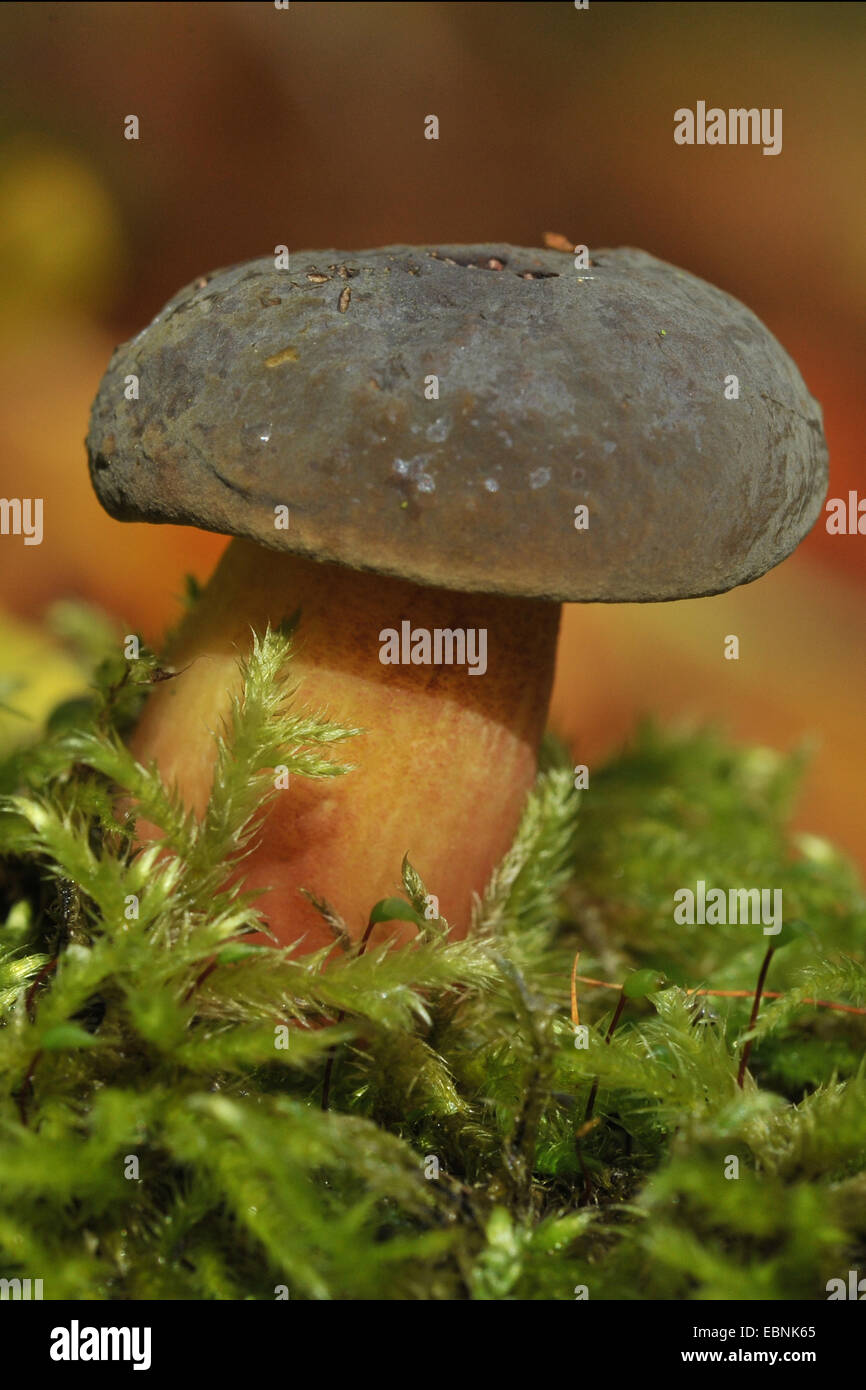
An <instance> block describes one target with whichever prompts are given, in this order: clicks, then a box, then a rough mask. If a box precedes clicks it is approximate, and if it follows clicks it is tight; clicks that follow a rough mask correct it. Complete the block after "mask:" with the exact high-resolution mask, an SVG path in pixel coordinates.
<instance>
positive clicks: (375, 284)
mask: <svg viewBox="0 0 866 1390" xmlns="http://www.w3.org/2000/svg"><path fill="white" fill-rule="evenodd" d="M130 377H135V378H136V379H137V380H138V382H139V383H140V389H139V398H138V399H128V398H127V397H128V396H129V395H133V394H134V393H133V392H129V391H125V386H126V384H127V383H128V380H129V378H130ZM87 442H88V452H89V460H90V472H91V478H92V480H93V484H94V487H95V488H96V491H97V493H98V496H99V499H100V501H101V502H102V504H103V506H104V507H105V508H106V509H107V511H108V512H109V513H110V514H111V515H112V516H113V517H115V518H117V519H118V520H122V521H149V522H169V523H175V524H182V525H192V526H197V527H201V528H204V529H205V530H209V531H217V532H224V533H227V534H229V535H231V536H233V537H235V539H234V540H232V542H231V543H230V545H229V546H228V548H227V550H226V551H225V553H224V556H223V558H222V560H221V562H220V564H219V565H218V567H217V569H216V572H215V573H214V575H213V577H212V579H211V581H210V583H209V584H208V586H207V588H206V589H205V591H204V593H203V595H202V597H201V598H200V600H199V601H198V602H197V603H196V605H195V606H194V608H193V609H192V610H191V612H190V613H189V615H188V616H187V618H186V620H185V621H184V623H183V624H182V626H181V628H180V630H179V633H178V635H177V636H176V638H175V641H174V644H173V647H172V649H171V651H170V653H169V658H170V659H171V660H172V661H173V663H174V664H175V665H176V666H177V668H178V669H179V670H180V671H181V674H179V675H178V676H177V678H176V679H174V680H172V681H169V682H166V683H164V684H162V685H160V686H159V687H157V688H156V689H155V690H154V692H153V694H152V695H151V696H150V698H149V701H148V704H147V705H146V707H145V710H144V713H143V715H142V718H141V721H140V724H139V726H138V728H137V730H136V732H135V735H134V749H135V752H136V754H137V755H138V756H139V757H140V758H141V759H143V760H148V759H155V760H156V761H157V763H158V765H159V767H160V770H161V771H162V773H163V775H164V777H165V779H166V780H167V781H168V782H169V783H173V784H175V785H176V787H177V788H178V789H179V791H180V793H181V795H182V797H183V798H184V800H185V801H186V803H187V804H188V805H189V806H191V807H193V808H194V809H195V810H196V812H198V813H199V814H200V813H201V812H202V811H203V809H204V806H205V804H206V801H207V797H208V794H209V790H210V785H211V780H212V771H213V760H214V742H213V738H212V733H213V731H214V730H217V729H218V728H219V727H220V723H221V719H222V718H223V716H224V715H225V713H226V711H227V707H228V701H229V697H230V693H231V692H232V691H234V690H236V689H237V685H238V680H239V675H238V669H237V658H238V655H239V654H241V653H243V652H244V651H245V650H247V649H248V646H249V643H250V640H251V639H250V630H251V628H252V629H256V630H261V629H263V628H264V626H265V625H266V624H267V623H268V622H270V623H271V624H272V625H276V624H277V623H279V622H280V621H281V620H282V619H284V618H285V617H286V615H288V614H294V613H295V612H296V610H300V626H299V646H298V651H297V655H296V658H295V661H294V663H293V669H292V675H293V681H294V680H295V679H296V678H297V679H298V680H299V684H300V692H301V698H303V700H304V702H305V703H307V704H309V705H311V706H313V707H316V708H325V709H326V710H327V711H328V713H329V715H330V716H331V717H332V718H333V719H335V720H337V721H340V722H342V723H347V724H350V725H352V726H356V727H361V728H363V729H364V730H365V731H366V732H365V734H364V736H363V737H362V738H359V739H358V740H357V741H356V742H355V743H354V744H353V760H354V762H355V764H356V766H355V770H354V771H353V772H351V774H349V775H348V776H346V777H343V778H339V779H336V780H328V781H326V782H320V781H312V780H307V779H303V778H293V779H292V780H291V783H290V786H289V788H288V790H286V791H285V792H283V793H282V794H281V795H280V796H277V797H275V798H274V802H273V805H272V807H271V809H270V810H269V813H268V815H267V818H266V820H265V822H264V826H263V830H262V833H261V836H260V839H259V841H258V843H257V846H256V848H255V850H254V851H253V852H252V853H251V854H250V856H249V857H248V859H246V860H245V861H244V876H245V881H246V885H247V886H248V887H250V888H261V889H269V890H270V892H269V893H268V894H267V896H266V897H264V898H263V899H261V900H260V904H261V907H262V911H263V914H264V916H265V917H266V918H267V920H268V923H269V925H270V928H271V929H272V931H273V932H274V934H275V936H276V938H277V939H278V940H279V941H280V942H281V943H289V942H292V941H295V940H296V939H298V938H299V937H301V936H303V938H304V942H305V945H306V946H308V947H309V948H310V949H312V948H314V947H317V946H319V945H324V944H326V943H327V942H328V941H329V940H330V936H329V932H328V928H327V927H326V925H325V924H324V922H323V921H322V920H321V918H320V916H319V914H318V913H317V912H316V910H315V908H314V907H313V906H312V905H311V903H310V902H309V901H308V900H307V898H306V897H305V896H304V895H303V894H302V893H301V892H300V891H299V890H301V889H308V890H310V891H312V892H313V893H315V894H316V895H317V896H319V897H322V898H325V899H327V900H328V902H329V903H330V904H331V905H332V906H333V907H335V908H336V909H337V911H338V912H339V913H340V914H341V915H342V916H343V917H344V919H345V920H346V921H347V923H348V925H349V928H350V930H351V931H352V932H353V933H354V934H356V935H357V934H360V932H361V931H362V929H363V926H364V924H365V922H366V918H367V912H368V910H369V908H370V907H371V905H372V904H373V903H374V902H375V901H377V900H378V899H380V898H382V897H385V896H388V895H389V894H391V893H393V891H394V889H395V886H396V883H397V879H398V875H399V866H400V863H401V860H402V858H403V856H404V854H405V853H407V852H408V854H409V856H410V859H411V860H412V862H413V864H414V865H415V866H416V868H417V869H418V871H419V872H420V873H421V875H422V877H423V879H424V880H425V882H426V884H427V886H428V888H429V890H430V891H431V892H432V893H434V894H435V895H436V896H437V898H438V902H439V911H440V912H441V914H442V915H443V916H445V917H447V918H448V919H449V920H450V921H451V922H452V923H453V924H454V927H455V931H456V932H457V933H458V934H460V933H463V932H465V931H466V929H467V927H468V923H469V917H470V910H471V904H472V900H473V895H474V894H475V893H479V892H481V891H483V889H484V887H485V885H486V883H487V880H488V878H489V876H490V874H491V871H492V870H493V869H494V867H495V865H496V864H497V862H498V861H499V860H500V858H501V857H502V855H503V854H504V853H505V851H506V850H507V849H508V847H509V845H510V843H511V840H512V837H513V835H514V832H515V829H516V827H517V824H518V822H519V818H520V815H521V811H522V809H523V806H524V803H525V799H526V795H527V792H528V790H529V788H530V787H531V785H532V783H533V779H534V776H535V771H536V757H537V749H538V744H539V740H540V737H541V734H542V731H543V728H544V723H545V716H546V711H547V703H548V698H549V693H550V687H551V682H552V677H553V668H554V659H555V650H556V639H557V630H558V622H559V611H560V608H559V605H560V604H561V603H562V602H563V601H566V602H600V603H623V602H639V603H643V602H648V601H658V600H666V599H681V598H689V597H696V596H700V595H705V594H715V593H719V592H721V591H723V590H726V589H730V588H732V587H734V586H735V585H738V584H745V583H748V582H749V581H751V580H753V579H755V578H757V577H758V576H759V575H761V574H763V573H764V572H765V571H766V570H768V569H770V568H771V567H772V566H773V565H776V564H777V563H778V562H779V561H780V560H782V559H783V558H784V557H785V556H786V555H788V554H789V553H790V552H791V551H792V550H793V549H794V547H795V546H796V545H797V544H798V543H799V541H800V540H801V539H802V538H803V536H804V535H805V534H806V533H807V531H808V530H809V528H810V527H811V526H812V524H813V522H814V521H815V519H816V518H817V516H818V514H819V511H820V508H821V503H822V500H823V497H824V493H825V490H826V478H827V466H826V447H825V443H824V437H823V433H822V425H821V411H820V407H819V406H818V405H817V403H816V402H815V401H814V400H813V399H812V398H811V397H810V395H809V393H808V391H807V390H806V387H805V386H804V384H803V381H802V379H801V377H800V374H799V372H798V371H797V368H796V366H795V365H794V363H793V362H792V361H791V359H790V358H789V357H788V356H787V354H786V353H785V352H784V350H783V349H782V348H781V347H780V345H779V344H778V343H777V342H776V340H775V339H774V338H773V337H772V335H771V334H770V333H769V332H768V330H767V329H766V328H765V327H764V326H763V325H762V324H761V323H760V321H759V320H758V319H757V318H756V317H755V316H754V314H752V313H751V312H750V311H749V310H748V309H746V308H745V307H744V306H743V305H742V304H740V303H738V302H737V301H736V300H734V299H732V298H731V297H730V296H729V295H727V294H725V293H723V292H722V291H720V290H718V289H715V288H713V287H712V286H710V285H708V284H707V283H705V282H704V281H702V280H699V279H697V278H695V277H694V276H692V275H689V274H686V273H685V272H683V271H681V270H677V269H675V268H674V267H673V266H670V265H667V264H665V263H663V262H661V261H658V260H656V259H655V258H654V257H652V256H650V255H647V254H646V253H645V252H642V251H637V250H632V249H622V250H603V251H598V252H594V253H593V255H592V259H591V261H590V266H589V269H588V270H585V271H578V270H577V269H575V263H574V262H573V261H572V260H571V257H566V256H564V255H563V254H562V252H561V251H555V250H526V249H521V248H519V247H515V246H509V245H500V244H498V243H497V244H495V245H491V246H457V247H455V246H442V247H405V246H391V247H385V248H383V249H380V250H374V251H359V252H344V251H309V252H298V253H296V254H294V255H293V256H292V269H291V270H290V271H289V270H282V269H278V268H276V265H275V261H274V260H272V259H269V258H265V259H261V260H254V261H250V262H248V263H245V264H242V265H238V266H234V267H232V268H230V269H228V270H222V271H218V272H216V273H215V274H212V275H208V276H203V277H201V278H200V279H197V280H196V281H194V282H193V283H192V284H191V285H189V286H187V288H185V289H183V290H181V291H180V293H179V294H177V295H175V297H174V298H173V299H172V300H170V301H169V303H168V304H167V305H166V307H165V308H164V309H163V310H162V311H161V313H159V314H158V315H157V316H156V318H155V319H154V320H153V322H152V323H151V324H150V325H149V327H147V328H146V329H145V330H144V331H143V332H141V333H139V334H138V336H137V337H135V338H133V339H132V340H131V341H130V342H128V343H126V344H124V345H123V346H122V347H120V348H118V349H117V350H116V352H115V354H114V356H113V358H112V360H111V363H110V365H109V368H108V370H107V372H106V374H105V377H104V378H103V381H102V383H101V386H100V389H99V393H98V395H97V398H96V401H95V403H94V407H93V412H92V419H91V426H90V433H89V436H88V441H87ZM286 522H287V523H288V524H286ZM425 634H426V636H425ZM437 634H445V636H443V637H441V640H439V645H438V647H437ZM473 634H474V638H473ZM482 634H483V637H482ZM461 638H462V640H463V646H461ZM485 641H486V648H485V650H484V652H483V659H482V647H483V646H484V643H485ZM449 644H450V645H449ZM461 652H462V656H461ZM449 654H450V657H451V661H450V663H449V660H448V657H449ZM437 657H438V663H437ZM140 833H143V832H141V831H140ZM151 833H152V834H157V833H158V832H157V831H156V829H155V828H153V827H151ZM388 930H393V931H402V930H410V929H409V928H408V927H405V926H395V925H394V924H389V925H388Z"/></svg>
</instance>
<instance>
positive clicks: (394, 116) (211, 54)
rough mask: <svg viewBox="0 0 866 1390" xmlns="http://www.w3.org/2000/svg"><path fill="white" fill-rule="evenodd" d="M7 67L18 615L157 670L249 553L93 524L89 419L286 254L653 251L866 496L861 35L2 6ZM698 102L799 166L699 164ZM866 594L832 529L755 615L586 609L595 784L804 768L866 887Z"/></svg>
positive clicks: (583, 627) (1, 467)
mask: <svg viewBox="0 0 866 1390" xmlns="http://www.w3.org/2000/svg"><path fill="white" fill-rule="evenodd" d="M0 54H2V57H0V93H2V95H0V376H2V382H3V388H2V398H0V491H2V495H4V496H41V497H43V498H44V499H45V540H44V543H43V544H42V546H39V547H36V546H34V547H27V548H24V547H23V546H22V544H21V541H20V539H16V538H11V537H3V538H0V602H2V605H3V607H4V609H5V611H6V612H7V613H12V614H17V615H19V616H21V617H23V618H27V619H36V618H38V617H39V616H40V615H41V614H42V613H43V611H44V609H45V607H46V605H47V604H49V603H50V602H51V601H52V600H54V599H56V598H58V597H67V596H78V597H83V598H86V599H89V600H92V601H95V602H97V603H99V604H101V605H103V606H105V607H106V608H108V609H109V610H110V611H111V612H112V613H114V614H116V615H117V616H118V618H120V619H121V620H122V624H123V630H124V631H131V630H136V631H140V632H143V633H144V635H145V636H146V637H147V638H149V639H150V640H157V639H158V638H159V635H160V633H161V631H162V630H163V628H164V626H165V625H166V623H167V622H168V621H169V620H171V619H173V617H174V616H175V615H176V611H177V608H176V600H177V595H178V594H179V593H180V592H181V590H182V587H183V575H184V573H185V572H186V571H188V570H190V571H193V572H195V573H196V574H197V575H198V576H199V577H200V578H203V577H205V576H206V575H207V573H208V572H209V570H210V568H211V566H212V564H213V561H214V560H215V558H216V556H217V555H218V554H219V553H220V551H221V550H222V548H223V546H224V545H225V541H224V539H223V538H221V537H216V536H206V535H202V534H199V533H196V532H192V531H188V530H185V529H182V528H173V527H172V528H170V527H159V528H157V527H145V526H128V525H127V526H123V525H120V524H118V523H116V522H114V521H112V520H111V519H110V518H109V517H107V516H106V515H105V514H104V513H103V512H102V511H101V510H100V508H99V506H98V504H97V503H96V501H95V499H94V497H93V495H92V493H91V490H90V484H89V480H88V476H87V468H86V459H85V453H84V448H83V438H84V435H85V432H86V428H87V415H88V409H89V404H90V400H91V399H92V397H93V395H94V394H95V392H96V389H97V386H98V384H99V379H100V376H101V374H102V372H103V370H104V368H105V366H106V365H107V362H108V358H109V355H110V352H111V349H112V347H113V346H114V344H115V343H116V342H119V341H121V340H123V339H124V338H126V337H128V336H130V335H131V334H132V333H134V332H137V331H138V330H139V329H140V328H141V327H142V326H143V325H144V324H145V323H146V322H147V321H148V320H149V319H150V318H151V317H152V316H153V314H154V313H155V312H156V311H157V310H158V309H159V308H160V307H161V306H162V304H163V302H164V301H165V300H166V299H167V298H168V297H169V296H170V295H171V294H172V293H173V292H174V291H175V290H176V289H177V288H179V287H180V286H181V285H182V284H184V283H186V282H187V281H189V280H191V279H192V278H193V277H194V276H197V275H199V274H200V273H202V272H204V271H208V270H212V269H214V268H216V267H218V266H220V265H226V264H230V263H232V262H234V261H238V260H243V259H246V258H248V257H251V256H256V255H263V254H265V253H268V252H271V253H272V249H273V247H274V246H275V245H276V244H278V243H286V244H287V245H288V246H289V247H290V248H292V249H300V248H304V247H317V246H321V247H327V246H337V247H340V248H343V249H347V250H349V249H360V248H363V247H367V246H376V245H380V244H385V243H388V242H409V243H412V242H419V243H420V242H428V243H436V242H460V241H497V240H502V241H510V242H513V243H517V244H524V245H537V244H539V243H540V241H541V238H542V235H543V233H544V232H545V231H556V232H561V233H563V234H565V235H567V236H568V237H569V238H571V239H572V240H573V241H575V242H585V243H587V244H588V245H589V246H590V247H601V246H605V245H608V246H616V245H635V246H640V247H643V248H644V249H646V250H648V251H650V252H652V253H653V254H654V255H656V256H659V257H661V258H662V259H665V260H670V261H673V262H675V263H676V264H678V265H681V266H683V267H684V268H686V269H687V270H690V271H692V272H694V273H696V274H698V275H701V276H704V277H705V278H707V279H708V280H710V281H712V282H713V283H715V284H718V285H719V286H721V287H722V288H723V289H725V290H728V291H729V292H731V293H733V294H734V295H736V296H737V297H738V298H740V299H743V300H744V301H745V302H746V303H747V304H749V306H750V307H751V308H753V309H754V310H755V312H756V313H757V314H758V315H759V317H761V318H762V319H763V320H764V321H765V322H766V323H767V324H768V326H769V327H770V328H771V329H772V331H773V332H774V333H775V334H776V336H777V337H778V338H779V339H780V340H781V341H782V343H783V344H784V345H785V346H786V348H787V349H788V350H789V352H790V353H791V354H792V356H793V357H794V358H795V360H796V361H797V362H798V364H799V365H800V367H801V370H802V372H803V375H804V377H805V379H806V381H807V384H808V385H809V388H810V390H811V391H812V394H813V395H815V396H816V397H817V398H818V399H819V400H820V401H821V402H822V404H823V407H824V414H825V425H826V432H827V437H828V441H829V445H830V459H831V483H830V496H841V497H845V496H846V495H847V491H848V489H849V488H855V489H858V488H859V489H860V490H861V493H862V494H863V495H866V481H864V456H863V439H864V433H866V431H864V425H866V369H864V358H866V352H864V346H866V331H864V329H866V236H864V224H866V178H864V169H866V98H864V89H866V83H864V78H863V74H864V71H866V7H864V6H862V5H858V4H827V3H822V4H820V5H810V4H753V3H745V4H737V3H725V4H646V3H644V4H636V5H632V4H605V3H596V0H592V3H590V6H589V9H588V10H586V11H577V10H575V8H574V7H573V5H571V4H568V3H561V4H544V3H534V4H477V3H474V4H460V3H442V4H440V3H431V4H423V3H418V4H363V3H350V4H303V3H297V2H296V3H292V5H291V7H290V9H289V10H288V11H277V10H276V9H275V8H274V6H273V5H271V4H269V3H246V4H219V5H209V4H158V5H157V4H136V5H130V4H106V3H96V4H64V5H59V6H48V5H44V4H29V5H16V4H5V5H3V6H2V7H0ZM698 100H704V101H706V102H707V104H708V105H718V106H721V107H723V108H727V107H729V106H745V107H750V106H757V107H770V108H775V107H781V108H782V110H783V136H784V144H783V150H782V153H781V154H780V155H778V156H777V157H765V156H763V155H762V153H761V150H760V149H759V148H755V147H749V146H746V147H708V146H704V147H699V146H694V147H683V146H677V145H675V143H674V140H673V113H674V111H675V110H676V109H677V108H678V107H682V106H689V107H692V108H694V106H695V104H696V102H697V101H698ZM130 113H134V114H136V115H137V116H138V117H139V121H140V127H141V134H140V139H139V140H138V141H137V142H133V141H127V140H125V139H124V138H123V120H124V117H125V116H126V115H128V114H130ZM429 113H435V114H436V115H437V116H438V117H439V121H440V139H439V140H438V142H433V141H427V140H425V139H424V138H423V126H424V117H425V116H426V115H427V114H429ZM672 543H673V544H675V543H676V537H675V536H673V537H672ZM864 586H866V536H836V537H831V536H829V535H827V533H826V531H825V530H824V528H823V526H822V525H821V524H820V523H819V525H818V527H816V528H815V530H814V531H813V533H812V534H811V535H810V536H809V537H808V539H807V540H806V541H805V542H804V544H803V545H802V546H801V547H800V549H799V550H798V551H797V553H796V554H795V556H794V557H792V558H791V559H790V560H788V561H786V562H785V563H784V564H783V565H782V566H781V567H779V568H778V569H776V570H775V571H773V572H772V573H771V574H770V575H768V576H766V577H765V578H763V579H761V580H759V581H757V582H756V583H755V584H753V585H749V586H747V587H746V588H743V589H738V590H735V591H734V592H733V593H731V594H728V595H723V596H720V597H718V598H713V599H702V600H699V601H692V602H687V603H677V604H661V605H640V606H637V605H622V606H617V607H610V606H598V605H586V606H572V607H570V608H569V609H568V610H567V611H566V615H565V620H564V627H563V636H562V643H561V649H560V663H559V672H558V678H557V686H556V691H555V696H554V709H553V723H554V726H555V727H556V728H558V729H559V731H560V732H563V733H565V734H566V735H567V736H568V737H569V739H570V740H571V741H572V743H573V746H574V748H575V753H576V755H577V756H579V757H580V760H581V761H586V762H588V763H589V764H590V765H592V764H593V763H594V762H597V761H598V759H599V758H601V757H602V756H603V755H605V754H606V753H607V752H609V751H610V750H611V749H613V748H615V747H616V746H617V745H618V744H619V743H620V742H621V741H622V740H623V739H624V738H626V737H627V736H628V734H629V731H630V730H631V729H632V728H633V726H634V723H635V721H636V719H637V718H638V717H639V716H640V715H641V714H643V713H647V712H652V713H655V714H657V715H659V716H661V717H662V718H664V719H665V720H674V719H678V720H679V719H689V720H693V721H697V722H701V721H704V720H707V719H714V720H718V721H720V722H721V723H722V724H723V726H724V727H726V728H727V729H728V730H729V731H730V732H731V733H732V734H733V735H734V736H735V737H736V738H737V739H741V740H745V741H753V742H767V743H769V744H770V745H772V746H774V747H777V748H781V749H787V748H791V747H793V746H796V745H797V744H799V743H800V742H801V741H802V740H803V739H805V738H809V739H811V740H813V741H814V744H815V748H816V754H815V758H814V761H813V764H812V767H811V771H810V773H809V777H808V782H807V786H806V792H805V796H804V798H803V801H802V803H801V807H800V811H799V815H798V823H799V824H800V825H802V826H804V827H807V828H809V829H810V830H812V831H815V832H817V833H823V834H827V835H829V836H830V837H832V838H833V839H835V840H836V841H837V842H838V843H840V844H842V845H843V846H844V847H846V848H847V849H848V850H849V851H851V852H852V853H853V854H854V855H855V856H856V857H857V858H858V859H859V860H860V862H861V863H862V864H866V818H864V817H863V816H862V815H861V805H862V787H863V783H864V778H866V739H864V728H863V717H862V711H863V695H864V691H866V653H864V642H863V635H864V616H866V611H864V610H866V602H864V599H866V589H864ZM728 633H736V634H737V635H738V636H739V638H740V652H741V655H740V660H739V662H731V661H725V660H724V659H723V655H722V653H723V644H724V638H725V636H726V635H727V634H728Z"/></svg>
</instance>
